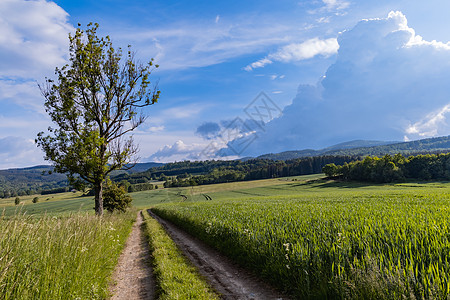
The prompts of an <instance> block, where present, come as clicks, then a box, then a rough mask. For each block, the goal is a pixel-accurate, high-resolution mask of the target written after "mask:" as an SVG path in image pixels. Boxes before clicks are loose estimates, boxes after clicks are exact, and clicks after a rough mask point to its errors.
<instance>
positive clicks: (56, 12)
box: [0, 0, 450, 169]
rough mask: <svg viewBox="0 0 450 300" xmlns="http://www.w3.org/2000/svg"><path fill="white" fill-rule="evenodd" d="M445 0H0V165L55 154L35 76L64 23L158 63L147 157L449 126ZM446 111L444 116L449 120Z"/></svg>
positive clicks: (63, 36)
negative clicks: (95, 29)
mask: <svg viewBox="0 0 450 300" xmlns="http://www.w3.org/2000/svg"><path fill="white" fill-rule="evenodd" d="M448 9H450V3H447V2H445V1H429V2H427V3H423V2H422V1H406V0H403V1H396V3H390V1H368V2H365V3H358V2H357V1H350V0H348V1H347V0H322V1H300V2H299V1H282V2H280V3H277V4H276V5H274V4H273V3H272V2H270V1H248V2H246V3H229V2H225V1H224V2H214V3H209V2H205V3H203V2H202V3H200V4H198V3H195V4H192V3H191V2H187V1H182V2H175V1H169V2H163V3H160V2H157V1H150V2H148V1H142V0H139V1H131V2H127V3H124V2H123V1H114V2H111V1H105V0H100V1H96V2H95V3H93V2H92V1H77V2H76V3H75V2H73V1H69V0H55V1H45V0H33V1H24V0H8V1H4V2H2V3H0V20H2V24H3V26H2V27H0V33H1V35H0V36H2V39H0V52H1V53H2V55H1V56H0V57H1V58H0V66H1V68H0V105H1V110H0V169H10V168H23V167H25V166H27V167H30V166H36V165H45V164H50V162H47V161H45V160H44V159H43V153H42V151H41V150H40V149H38V148H37V147H36V145H35V143H34V139H35V138H36V134H37V132H39V131H45V130H46V128H47V127H48V126H50V125H52V124H51V121H50V118H49V117H48V115H47V113H46V112H45V110H44V107H43V103H44V98H43V97H42V96H41V95H40V92H39V89H38V87H37V83H42V82H43V81H44V79H45V77H46V76H48V77H51V76H52V74H53V73H54V69H55V68H56V67H61V66H63V65H64V64H65V63H66V62H67V55H68V33H69V32H73V31H74V28H76V26H77V24H78V23H81V24H82V25H83V26H85V25H86V24H87V23H89V22H91V21H92V22H98V23H99V24H100V28H99V34H100V35H101V36H104V35H109V36H110V37H111V39H112V41H113V44H114V45H115V46H116V47H117V46H122V48H125V47H126V45H128V44H131V45H132V49H133V50H134V51H136V53H137V57H138V58H139V59H140V60H142V61H148V60H150V58H152V57H153V58H155V62H156V63H157V64H159V65H160V66H161V67H160V69H158V70H157V71H156V72H154V73H153V74H152V76H151V78H150V79H151V80H152V81H153V82H157V81H158V82H159V88H160V90H161V98H160V101H159V102H158V103H157V104H156V105H154V106H152V107H150V108H148V109H147V110H146V112H147V113H148V115H149V119H148V120H147V122H146V123H144V124H143V126H141V127H139V128H138V129H137V130H136V131H135V132H134V138H135V140H136V141H137V143H138V144H139V146H140V153H139V156H140V157H142V160H143V161H148V162H171V161H181V160H204V159H236V158H239V157H248V156H252V157H256V156H258V155H262V154H267V153H279V152H284V151H298V150H303V149H316V150H318V149H323V148H325V147H330V146H333V145H337V144H340V143H345V142H349V141H353V140H375V141H392V140H396V141H408V140H419V139H424V138H431V137H439V136H446V135H449V134H450V126H449V125H448V124H447V122H446V119H447V117H448V113H449V112H450V101H449V100H448V99H450V91H448V90H447V89H446V84H447V83H446V81H445V80H446V78H448V77H449V75H450V74H449V72H450V71H448V70H450V68H449V67H450V66H449V64H450V59H449V58H450V44H449V43H448V41H449V40H450V32H448V31H447V30H446V29H445V28H446V27H447V26H446V25H448V24H449V23H450V21H449V20H448V18H447V16H446V13H445V12H446V11H448ZM449 124H450V123H449Z"/></svg>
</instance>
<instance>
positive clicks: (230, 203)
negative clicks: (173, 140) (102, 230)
mask: <svg viewBox="0 0 450 300" xmlns="http://www.w3.org/2000/svg"><path fill="white" fill-rule="evenodd" d="M322 178H323V175H309V176H297V177H291V178H278V179H266V180H258V181H248V182H234V183H224V184H216V185H205V186H196V187H189V188H170V189H157V190H151V191H144V192H136V193H132V194H131V195H132V196H133V205H134V206H135V207H137V208H147V207H154V208H153V209H154V211H155V212H157V213H158V214H159V215H161V216H163V217H165V218H167V219H170V220H172V221H173V222H174V223H177V224H179V225H180V226H182V227H184V228H185V229H186V230H188V231H190V232H191V233H193V234H194V235H196V236H198V237H199V238H201V239H203V240H205V241H206V242H208V243H209V244H211V245H213V246H214V247H217V248H218V249H220V250H221V251H222V252H224V253H225V254H227V255H228V256H230V257H232V258H233V259H234V260H236V261H238V262H239V263H241V264H242V265H244V266H246V267H248V268H250V269H253V270H254V271H255V272H256V273H258V274H261V275H262V276H263V277H264V278H265V279H266V280H267V281H269V282H272V283H273V284H274V285H276V286H278V287H279V289H281V290H284V291H286V292H287V293H288V294H290V295H293V296H294V297H295V298H301V299H304V298H306V299H308V298H309V299H316V298H329V299H330V298H331V299H332V298H335V299H342V298H345V299H347V298H353V299H368V298H370V299H374V298H379V299H386V298H395V299H397V298H405V299H432V298H438V299H441V298H447V295H449V294H450V275H449V274H450V264H449V263H448V257H449V255H450V183H449V182H408V183H398V184H364V183H357V182H336V181H329V180H324V179H322ZM39 197H40V199H39V202H38V203H35V204H33V203H31V200H32V198H33V196H30V197H28V198H24V199H21V200H23V202H24V204H23V206H22V205H19V206H14V199H13V198H10V199H6V200H3V202H1V203H0V205H1V206H2V207H3V208H4V213H5V214H6V215H13V214H14V212H15V211H16V210H18V209H21V211H22V212H25V213H26V214H27V215H41V216H42V215H47V216H52V215H58V216H61V215H66V214H68V213H71V212H77V211H88V212H90V214H91V213H93V209H92V207H93V197H80V195H79V194H76V193H75V194H74V193H64V194H55V195H47V196H39ZM47 198H48V199H47ZM206 199H210V200H206ZM44 218H47V219H46V220H47V221H46V222H50V221H51V220H50V219H48V217H44ZM58 218H59V217H58ZM65 218H66V217H63V219H65ZM36 220H38V219H36ZM6 221H7V220H6V219H5V220H4V222H6ZM27 222H28V221H27ZM33 222H34V221H33ZM5 224H6V223H5ZM30 233H31V232H30ZM115 251H117V250H115ZM0 275H1V274H0Z"/></svg>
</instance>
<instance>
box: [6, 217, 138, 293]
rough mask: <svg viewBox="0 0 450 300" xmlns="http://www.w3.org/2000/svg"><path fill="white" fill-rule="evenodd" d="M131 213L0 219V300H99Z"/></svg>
mask: <svg viewBox="0 0 450 300" xmlns="http://www.w3.org/2000/svg"><path fill="white" fill-rule="evenodd" d="M135 216H136V211H135V210H133V211H130V212H127V213H126V214H120V215H107V216H105V217H103V218H97V217H95V216H93V215H88V214H86V213H77V214H74V215H71V216H64V217H56V216H53V217H50V216H41V217H38V218H35V217H32V216H25V215H16V216H13V217H11V218H8V219H4V218H0V226H1V228H2V230H1V232H0V295H1V298H2V299H105V298H106V297H107V296H108V285H109V279H110V276H111V274H112V271H113V269H114V267H115V265H116V263H117V259H118V257H119V254H120V252H121V250H122V248H123V245H124V243H125V240H126V238H127V237H128V234H129V232H130V230H131V226H132V224H133V222H134V220H135Z"/></svg>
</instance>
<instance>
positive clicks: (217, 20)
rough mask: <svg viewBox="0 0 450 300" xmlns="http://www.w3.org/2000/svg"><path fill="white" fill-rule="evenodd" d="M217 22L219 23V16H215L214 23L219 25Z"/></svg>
mask: <svg viewBox="0 0 450 300" xmlns="http://www.w3.org/2000/svg"><path fill="white" fill-rule="evenodd" d="M219 21H220V15H217V16H216V20H215V23H216V24H217V23H219Z"/></svg>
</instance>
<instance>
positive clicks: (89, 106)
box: [36, 23, 160, 215]
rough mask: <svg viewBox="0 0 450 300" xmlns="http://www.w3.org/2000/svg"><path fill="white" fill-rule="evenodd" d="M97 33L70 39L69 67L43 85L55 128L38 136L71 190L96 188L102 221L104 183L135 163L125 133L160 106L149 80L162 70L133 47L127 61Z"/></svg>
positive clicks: (91, 26)
mask: <svg viewBox="0 0 450 300" xmlns="http://www.w3.org/2000/svg"><path fill="white" fill-rule="evenodd" d="M97 29H98V24H92V23H90V24H89V25H88V26H87V29H86V30H83V29H81V28H80V25H78V28H77V30H76V32H75V34H74V35H69V41H70V47H69V53H70V56H69V63H68V64H66V65H65V66H63V67H62V68H61V69H59V68H56V70H55V74H56V76H57V79H56V80H52V79H49V78H46V80H45V84H43V85H39V88H40V90H41V93H42V95H43V96H44V97H45V108H46V111H47V113H48V114H49V115H50V117H51V119H52V121H53V122H54V123H55V124H56V125H57V127H56V128H52V127H49V128H48V131H49V133H46V134H45V133H44V132H40V133H39V134H38V136H37V139H36V143H37V145H38V146H39V147H41V148H42V149H43V151H44V153H45V159H46V160H49V161H51V162H53V165H54V170H55V172H59V173H66V174H68V175H67V176H68V179H69V182H70V183H71V184H72V185H74V186H76V187H83V186H84V185H85V184H86V183H87V184H91V185H92V186H93V188H94V190H95V212H96V214H97V215H102V214H103V196H102V194H103V185H104V182H105V180H106V178H107V176H108V174H109V173H111V171H113V170H117V169H121V168H123V167H124V166H125V165H127V164H130V163H132V162H133V158H134V156H135V154H136V153H137V147H136V146H135V145H134V143H133V139H132V136H129V134H128V135H127V133H130V132H131V131H133V130H134V129H136V128H137V127H138V126H139V125H141V124H142V123H143V122H144V121H145V119H146V117H145V115H144V113H143V111H142V108H143V107H146V106H149V105H152V104H154V103H156V102H157V101H158V98H159V94H160V91H159V90H158V88H157V85H153V86H152V85H151V83H150V79H149V76H150V74H151V72H152V71H153V70H154V68H157V67H158V65H155V64H154V63H153V59H151V60H150V62H149V63H148V64H145V65H144V64H141V63H139V62H137V61H136V59H135V57H134V53H133V52H131V48H130V46H128V51H127V55H126V56H123V55H122V50H121V49H120V48H119V49H114V48H113V45H112V43H111V40H110V38H109V36H106V37H98V36H97Z"/></svg>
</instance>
